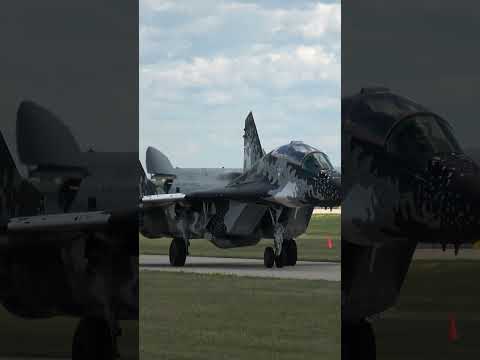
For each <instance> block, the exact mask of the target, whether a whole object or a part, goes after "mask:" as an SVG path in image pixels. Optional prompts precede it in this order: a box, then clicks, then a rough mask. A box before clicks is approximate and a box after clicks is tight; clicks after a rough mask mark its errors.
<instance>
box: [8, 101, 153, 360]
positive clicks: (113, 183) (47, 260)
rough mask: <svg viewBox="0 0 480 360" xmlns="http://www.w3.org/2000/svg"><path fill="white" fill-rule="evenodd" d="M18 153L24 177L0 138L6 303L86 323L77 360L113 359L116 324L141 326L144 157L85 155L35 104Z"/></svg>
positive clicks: (75, 350)
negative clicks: (135, 322)
mask: <svg viewBox="0 0 480 360" xmlns="http://www.w3.org/2000/svg"><path fill="white" fill-rule="evenodd" d="M17 148H18V153H19V158H20V161H21V162H22V163H23V165H25V166H26V167H27V169H26V172H27V175H26V176H22V175H21V173H20V171H19V170H18V168H17V166H16V163H15V161H14V159H13V157H12V156H11V153H10V151H9V148H8V145H7V144H6V142H5V140H4V138H3V136H1V134H0V157H1V161H0V179H1V183H0V221H1V224H0V225H1V231H0V239H1V241H0V279H2V288H1V289H0V303H1V304H2V305H3V306H4V307H5V308H6V309H7V310H8V311H10V312H11V313H13V314H16V315H19V316H21V317H26V318H47V317H52V316H58V315H67V316H74V317H79V318H81V320H80V322H79V324H78V327H77V329H76V331H75V335H74V339H73V346H72V358H73V359H113V358H115V357H116V354H117V351H118V350H117V337H118V336H119V335H120V333H121V329H120V325H119V321H120V320H137V319H138V202H139V199H140V195H139V194H140V192H139V186H140V185H141V184H145V181H143V182H142V180H141V178H142V174H141V171H140V170H141V166H140V164H139V162H138V154H137V153H96V152H94V151H88V152H82V151H80V149H79V146H78V145H77V143H76V141H75V139H74V137H73V135H72V134H71V133H70V131H69V129H68V128H67V127H66V126H65V125H64V124H63V123H62V122H61V121H60V120H59V119H58V118H57V117H56V116H55V115H54V114H53V113H51V112H50V111H48V110H46V109H45V108H43V107H41V106H39V105H37V104H35V103H33V102H30V101H24V102H22V103H21V104H20V106H19V109H18V112H17ZM132 169H135V170H137V171H132ZM143 180H145V179H143ZM147 185H148V184H147ZM147 185H146V186H147ZM150 190H151V189H150ZM133 341H137V340H133Z"/></svg>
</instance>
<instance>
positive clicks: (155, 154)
mask: <svg viewBox="0 0 480 360" xmlns="http://www.w3.org/2000/svg"><path fill="white" fill-rule="evenodd" d="M145 162H146V165H147V172H148V173H149V174H154V175H170V174H172V173H173V166H172V163H171V162H170V160H169V159H168V157H167V156H166V155H165V154H164V153H162V152H161V151H160V150H158V149H155V148H154V147H153V146H149V147H148V148H147V154H146V161H145Z"/></svg>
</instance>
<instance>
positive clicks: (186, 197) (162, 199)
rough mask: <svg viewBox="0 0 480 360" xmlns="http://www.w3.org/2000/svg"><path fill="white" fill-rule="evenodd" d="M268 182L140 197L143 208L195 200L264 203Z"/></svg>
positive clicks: (268, 186) (268, 187) (267, 195)
mask: <svg viewBox="0 0 480 360" xmlns="http://www.w3.org/2000/svg"><path fill="white" fill-rule="evenodd" d="M270 189H271V186H270V185H269V184H262V183H258V182H252V183H242V184H238V185H233V186H227V187H221V188H214V189H209V190H204V191H195V192H191V193H188V194H181V193H175V194H159V195H149V196H144V197H143V198H142V207H143V208H149V207H152V208H155V207H164V206H168V205H171V204H173V203H176V202H197V201H214V200H236V201H241V202H255V203H264V202H265V201H266V200H264V199H265V198H267V197H269V194H268V191H269V190H270Z"/></svg>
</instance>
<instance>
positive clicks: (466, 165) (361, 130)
mask: <svg viewBox="0 0 480 360" xmlns="http://www.w3.org/2000/svg"><path fill="white" fill-rule="evenodd" d="M375 96H380V95H378V94H376V93H375V92H373V93H368V92H365V93H360V94H358V95H354V96H353V97H351V98H346V99H343V101H342V102H343V105H342V122H343V133H342V167H343V174H344V175H345V176H344V177H343V178H344V191H345V197H344V201H343V203H342V318H343V319H344V320H346V321H352V320H353V321H357V320H359V319H362V318H365V317H369V316H373V315H375V314H378V313H380V312H382V311H385V310H386V309H388V308H389V307H391V306H392V305H393V304H394V303H395V301H396V299H397V297H398V293H399V291H400V288H401V286H402V284H403V281H404V278H405V275H406V273H407V271H408V267H409V264H410V261H411V257H412V255H413V251H414V250H415V247H416V245H417V243H418V242H421V241H426V242H439V243H441V244H442V245H443V246H445V245H446V244H447V243H453V244H454V247H455V252H458V249H459V247H460V244H461V242H462V241H471V240H472V239H474V238H475V234H478V232H479V231H478V230H479V227H478V224H479V215H480V211H479V210H480V209H479V207H478V204H479V202H478V200H479V199H480V197H479V184H480V176H479V174H480V173H479V169H478V167H477V166H476V165H475V164H474V163H473V162H472V160H471V159H469V158H468V157H467V156H465V155H464V154H463V152H461V150H458V151H457V152H456V153H439V154H435V155H433V156H431V158H430V159H429V161H428V162H427V164H426V165H425V166H424V167H417V166H413V165H411V164H409V163H408V162H403V161H402V154H394V153H391V152H389V151H387V147H386V146H387V145H386V143H385V140H384V142H382V141H378V139H379V138H381V137H379V136H373V135H372V134H376V135H378V134H379V132H378V128H382V126H383V124H379V123H378V122H377V123H375V122H374V121H371V120H370V119H372V118H375V119H377V120H378V119H380V118H381V117H379V114H381V113H382V112H381V111H379V112H376V113H375V114H373V115H368V113H367V112H365V107H364V104H367V103H368V100H369V99H371V98H372V97H375ZM381 96H384V97H385V98H386V99H387V101H389V102H392V103H396V104H397V105H398V104H402V102H404V103H407V104H408V106H405V109H407V111H406V112H405V113H401V112H396V113H395V114H394V116H392V119H395V121H393V122H392V127H393V126H395V124H397V122H401V121H403V120H405V119H407V118H409V117H411V116H414V115H415V114H424V113H425V108H423V107H422V106H420V105H418V106H416V105H415V104H414V103H412V102H411V100H409V99H405V98H402V97H399V96H397V95H394V94H391V93H389V92H388V91H385V92H382V95H381ZM386 108H387V107H384V109H386ZM360 110H361V111H362V112H361V113H360ZM359 114H361V116H359ZM382 114H383V113H382ZM355 116H357V120H356V122H357V123H356V124H353V123H352V118H354V117H355ZM369 116H371V118H370V119H369ZM389 116H390V115H389ZM362 117H363V118H364V120H361V119H362ZM388 131H389V129H388V128H387V132H388ZM412 141H413V140H412Z"/></svg>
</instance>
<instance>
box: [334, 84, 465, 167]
mask: <svg viewBox="0 0 480 360" xmlns="http://www.w3.org/2000/svg"><path fill="white" fill-rule="evenodd" d="M342 122H343V129H344V131H346V132H347V133H349V134H351V136H353V137H355V138H357V139H359V140H362V141H366V142H368V143H370V144H372V145H377V146H380V147H383V148H384V149H385V150H386V151H388V152H390V153H394V154H396V155H398V156H400V157H402V158H404V159H406V160H408V161H411V162H413V163H417V164H420V163H422V165H424V160H426V159H427V158H431V157H432V156H433V155H435V154H438V153H458V152H461V149H460V146H459V145H458V143H457V141H456V140H455V137H454V135H453V132H452V129H451V127H450V125H449V124H448V123H447V122H446V121H445V120H443V119H442V118H441V117H439V116H438V115H436V114H434V113H432V112H431V111H429V110H428V109H427V108H425V107H424V106H422V105H420V104H417V103H415V102H413V101H412V100H410V99H407V98H404V97H401V96H399V95H396V94H393V93H391V92H390V91H389V90H388V89H384V88H381V89H377V88H372V89H369V88H367V89H362V90H361V91H360V93H359V94H357V95H354V96H351V97H347V98H344V99H343V100H342Z"/></svg>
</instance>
